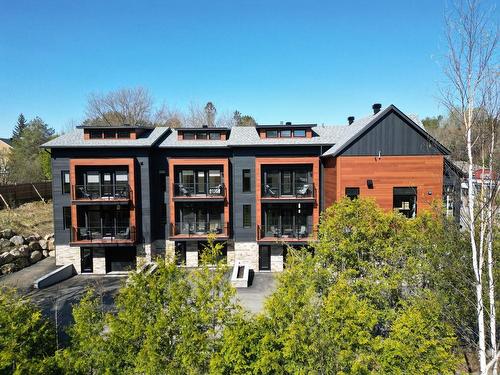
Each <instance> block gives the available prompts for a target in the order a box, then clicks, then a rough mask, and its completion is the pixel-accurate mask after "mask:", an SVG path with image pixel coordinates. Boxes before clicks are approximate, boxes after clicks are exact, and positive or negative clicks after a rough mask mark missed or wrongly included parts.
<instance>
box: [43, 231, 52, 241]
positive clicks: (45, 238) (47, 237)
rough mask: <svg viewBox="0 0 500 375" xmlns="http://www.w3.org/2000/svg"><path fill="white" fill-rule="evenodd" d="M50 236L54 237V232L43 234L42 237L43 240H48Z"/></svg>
mask: <svg viewBox="0 0 500 375" xmlns="http://www.w3.org/2000/svg"><path fill="white" fill-rule="evenodd" d="M51 238H54V233H49V234H46V235H45V236H43V239H44V240H45V241H48V240H50V239H51Z"/></svg>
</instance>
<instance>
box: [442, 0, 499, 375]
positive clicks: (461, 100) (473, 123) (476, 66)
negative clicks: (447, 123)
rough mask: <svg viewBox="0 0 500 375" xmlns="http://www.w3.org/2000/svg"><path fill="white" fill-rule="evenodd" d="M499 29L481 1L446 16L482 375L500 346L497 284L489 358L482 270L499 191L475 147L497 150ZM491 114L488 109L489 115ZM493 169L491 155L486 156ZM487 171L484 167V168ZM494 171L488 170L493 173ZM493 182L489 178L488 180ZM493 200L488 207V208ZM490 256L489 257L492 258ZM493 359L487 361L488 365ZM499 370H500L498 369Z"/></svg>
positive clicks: (447, 95) (450, 94) (448, 96)
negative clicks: (494, 101)
mask: <svg viewBox="0 0 500 375" xmlns="http://www.w3.org/2000/svg"><path fill="white" fill-rule="evenodd" d="M497 39H498V26H497V25H496V23H495V20H491V19H490V18H489V17H488V12H487V10H485V9H484V8H483V7H482V6H481V4H480V2H479V1H478V0H462V1H459V2H458V3H456V4H455V5H454V6H453V7H452V9H451V10H450V11H449V12H448V13H447V15H446V40H447V47H448V53H447V56H446V65H445V74H446V76H447V78H448V86H447V87H446V88H445V89H444V91H443V94H444V95H443V103H444V104H445V105H446V106H447V107H448V109H449V111H450V113H454V114H455V115H456V117H457V120H458V121H460V122H461V125H462V128H463V129H464V137H465V141H466V142H465V144H466V152H467V181H468V193H467V202H466V210H467V218H468V228H467V231H468V233H469V240H470V247H471V260H472V268H473V270H474V280H473V283H474V289H475V294H476V301H475V303H476V319H477V333H478V337H477V355H478V360H479V370H480V373H481V374H487V372H488V369H489V368H491V367H493V368H495V367H496V359H497V350H498V349H497V346H496V338H495V333H494V331H495V329H496V328H495V327H496V324H495V313H494V308H495V307H494V299H495V295H494V286H493V287H488V292H489V297H488V299H489V300H490V303H489V306H490V311H489V316H490V322H489V326H490V332H491V335H490V349H491V354H490V358H488V355H487V340H486V325H485V308H486V306H487V304H486V303H485V301H484V299H483V296H484V283H485V280H484V266H485V253H484V249H485V243H488V244H490V243H491V245H488V246H486V247H487V248H488V249H490V247H491V252H490V251H487V252H488V263H487V268H488V270H489V269H490V268H491V269H493V264H494V263H493V262H494V260H493V248H492V241H493V219H494V215H493V214H492V213H493V212H492V210H490V209H488V208H493V204H494V202H493V198H494V197H493V196H492V194H494V192H496V189H494V190H491V189H489V191H490V192H489V193H488V192H487V189H485V184H484V178H481V183H480V186H479V187H478V186H476V185H477V184H476V183H475V178H474V177H475V176H474V170H475V166H476V165H478V164H480V163H481V164H482V165H483V166H484V165H485V162H486V157H485V154H484V153H483V156H482V157H481V160H476V159H475V157H474V155H475V154H476V153H475V150H476V149H477V148H481V147H482V146H484V140H485V139H489V140H490V145H491V147H490V149H491V150H493V151H494V150H495V134H494V133H495V132H494V131H491V130H492V129H491V128H490V127H488V122H489V121H493V123H496V122H497V119H491V118H490V119H489V120H488V118H489V116H488V115H486V116H485V108H488V104H489V103H488V100H489V99H490V95H491V94H492V93H493V95H496V93H495V90H496V88H497V87H496V84H495V83H496V82H497V80H498V78H497V77H498V69H497V65H496V64H497V62H496V58H497V56H496V46H497ZM486 112H487V111H486ZM488 157H489V161H488V162H489V163H490V166H491V167H492V168H493V165H492V164H491V163H492V162H493V161H492V159H494V158H493V155H488ZM483 170H484V168H483ZM491 170H492V169H490V171H491ZM490 180H491V179H490ZM485 198H486V200H487V199H489V204H487V205H485V202H486V200H485ZM490 256H491V259H490ZM492 277H493V275H492V274H490V273H489V274H488V279H489V284H490V285H493V278H492ZM488 360H489V362H488ZM495 372H496V370H495Z"/></svg>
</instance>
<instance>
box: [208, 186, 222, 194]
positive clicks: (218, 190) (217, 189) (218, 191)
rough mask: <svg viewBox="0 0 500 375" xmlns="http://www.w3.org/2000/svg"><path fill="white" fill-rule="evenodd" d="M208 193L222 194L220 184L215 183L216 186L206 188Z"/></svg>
mask: <svg viewBox="0 0 500 375" xmlns="http://www.w3.org/2000/svg"><path fill="white" fill-rule="evenodd" d="M208 194H209V195H222V184H219V185H217V186H216V187H213V188H210V189H209V190H208Z"/></svg>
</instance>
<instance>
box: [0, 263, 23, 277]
mask: <svg viewBox="0 0 500 375" xmlns="http://www.w3.org/2000/svg"><path fill="white" fill-rule="evenodd" d="M17 270H19V268H18V266H17V265H16V264H14V263H7V264H4V265H3V266H2V267H0V274H2V275H6V274H8V273H12V272H16V271H17Z"/></svg>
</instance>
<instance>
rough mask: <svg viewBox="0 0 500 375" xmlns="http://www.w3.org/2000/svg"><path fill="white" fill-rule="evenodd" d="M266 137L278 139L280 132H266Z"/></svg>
mask: <svg viewBox="0 0 500 375" xmlns="http://www.w3.org/2000/svg"><path fill="white" fill-rule="evenodd" d="M266 137H267V138H278V131H277V130H268V131H267V132H266Z"/></svg>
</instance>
